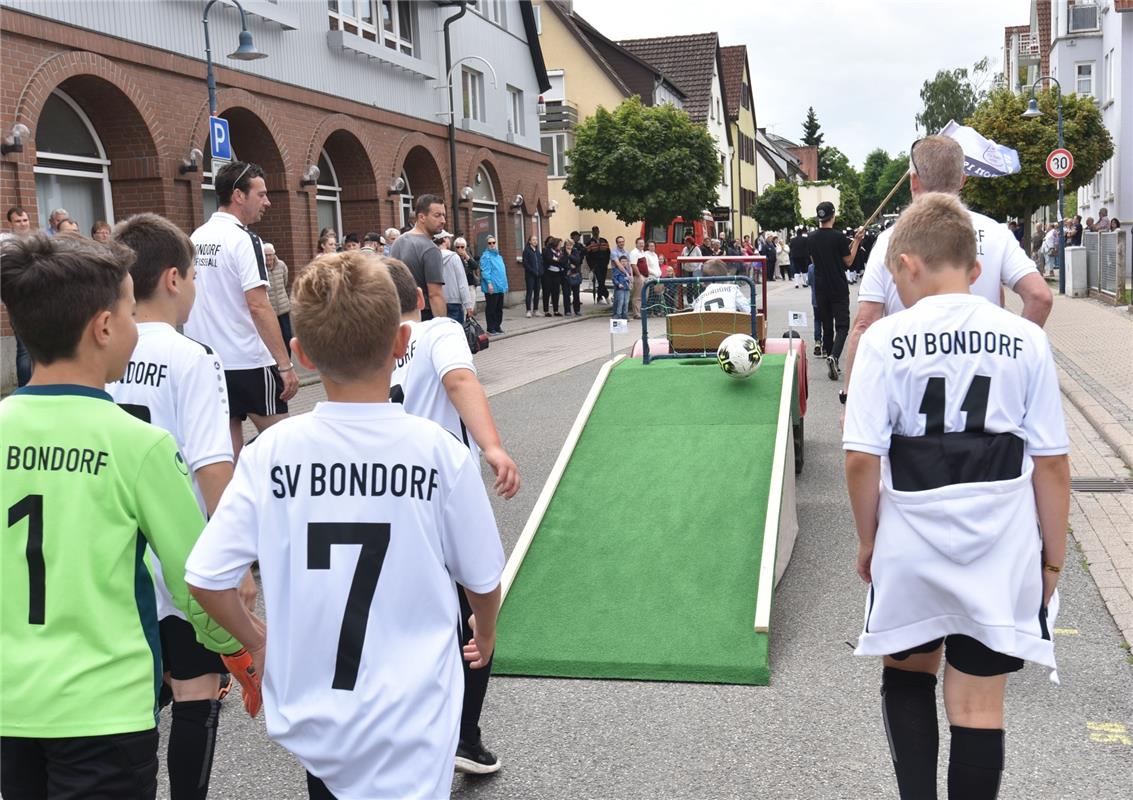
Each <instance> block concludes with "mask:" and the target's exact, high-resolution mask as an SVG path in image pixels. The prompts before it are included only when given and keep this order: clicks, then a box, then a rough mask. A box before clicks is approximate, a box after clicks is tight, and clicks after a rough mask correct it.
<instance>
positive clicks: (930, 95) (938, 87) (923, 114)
mask: <svg viewBox="0 0 1133 800" xmlns="http://www.w3.org/2000/svg"><path fill="white" fill-rule="evenodd" d="M987 65H988V60H987V58H983V59H981V60H979V61H977V62H976V63H975V64H974V65H973V66H972V69H971V72H969V71H968V70H967V69H965V68H963V67H960V68H958V69H953V70H947V69H942V70H940V71H939V72H937V73H936V77H935V78H933V79H932V80H931V81H925V82H924V85H923V86H922V87H921V102H922V103H923V104H924V107H923V108H922V109H921V111H920V113H919V114H917V117H916V122H917V126H918V128H920V129H921V130H923V131H924V132H925V133H928V134H932V133H939V132H940V129H941V128H943V127H944V126H945V125H947V124H948V120H951V119H954V120H956V121H957V122H960V123H962V122H964V120H966V119H967V118H968V117H970V116H972V112H974V111H975V110H976V106H978V105H979V104H980V101H982V100H983V99H984V96H985V95H986V92H985V91H984V89H983V86H984V84H985V83H986V78H987V74H988V69H987Z"/></svg>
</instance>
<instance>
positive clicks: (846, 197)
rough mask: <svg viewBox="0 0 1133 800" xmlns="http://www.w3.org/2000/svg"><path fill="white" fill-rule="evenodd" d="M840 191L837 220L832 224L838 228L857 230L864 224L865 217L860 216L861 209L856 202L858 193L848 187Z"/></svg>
mask: <svg viewBox="0 0 1133 800" xmlns="http://www.w3.org/2000/svg"><path fill="white" fill-rule="evenodd" d="M841 191H842V197H841V199H840V200H839V201H838V218H837V222H835V223H834V224H835V225H837V226H838V227H839V228H857V227H858V226H859V225H861V224H862V223H863V222H865V215H864V214H862V207H861V204H860V203H859V202H858V193H857V192H856V191H854V189H853V187H850V186H844V187H842V190H841ZM870 210H871V211H872V210H873V209H870Z"/></svg>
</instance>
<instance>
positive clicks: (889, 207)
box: [863, 153, 913, 214]
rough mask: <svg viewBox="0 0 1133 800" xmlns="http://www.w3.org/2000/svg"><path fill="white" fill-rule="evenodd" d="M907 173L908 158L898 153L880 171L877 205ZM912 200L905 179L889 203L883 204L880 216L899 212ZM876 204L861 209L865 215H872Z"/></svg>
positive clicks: (905, 154) (906, 155) (907, 181)
mask: <svg viewBox="0 0 1133 800" xmlns="http://www.w3.org/2000/svg"><path fill="white" fill-rule="evenodd" d="M908 171H909V156H908V154H907V153H898V154H897V155H896V156H895V157H894V158H893V159H892V160H891V161H890V162H889V163H888V164H886V165H885V169H883V170H882V171H881V177H880V178H879V179H878V182H877V190H878V198H877V203H880V202H881V201H882V200H884V199H885V196H886V195H887V194H889V190H890V189H892V188H893V186H894V185H895V184H896V183H897V182H898V181H900V180H901V179H902V177H903V176H904V175H905V173H906V172H908ZM912 200H913V195H912V193H911V192H910V191H909V180H908V178H905V180H904V182H903V183H902V184H901V188H900V189H898V190H897V193H896V194H895V195H893V197H892V198H890V200H889V202H888V203H886V204H885V208H883V209H881V213H882V214H891V213H896V212H897V211H900V210H901V209H902V208H904V207H905V206H907V205H908V204H909V203H911V202H912ZM877 203H874V204H873V205H872V206H868V207H867V208H865V209H863V210H864V211H865V213H867V214H872V213H873V212H874V209H876V208H877Z"/></svg>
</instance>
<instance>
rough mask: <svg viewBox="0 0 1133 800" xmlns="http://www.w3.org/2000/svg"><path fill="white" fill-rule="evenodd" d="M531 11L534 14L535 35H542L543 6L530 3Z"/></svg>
mask: <svg viewBox="0 0 1133 800" xmlns="http://www.w3.org/2000/svg"><path fill="white" fill-rule="evenodd" d="M531 11H532V12H533V13H534V14H535V34H536V35H537V36H542V35H543V7H542V6H538V5H535V4H534V3H532V4H531Z"/></svg>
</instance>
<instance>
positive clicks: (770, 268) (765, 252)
mask: <svg viewBox="0 0 1133 800" xmlns="http://www.w3.org/2000/svg"><path fill="white" fill-rule="evenodd" d="M759 254H760V255H761V256H763V258H764V261H763V265H764V269H766V270H767V280H769V281H773V280H775V262H776V259H777V257H778V254H777V253H776V252H775V234H773V233H769V234H767V235H766V236H765V237H763V244H762V245H761V246H760V248H759Z"/></svg>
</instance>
